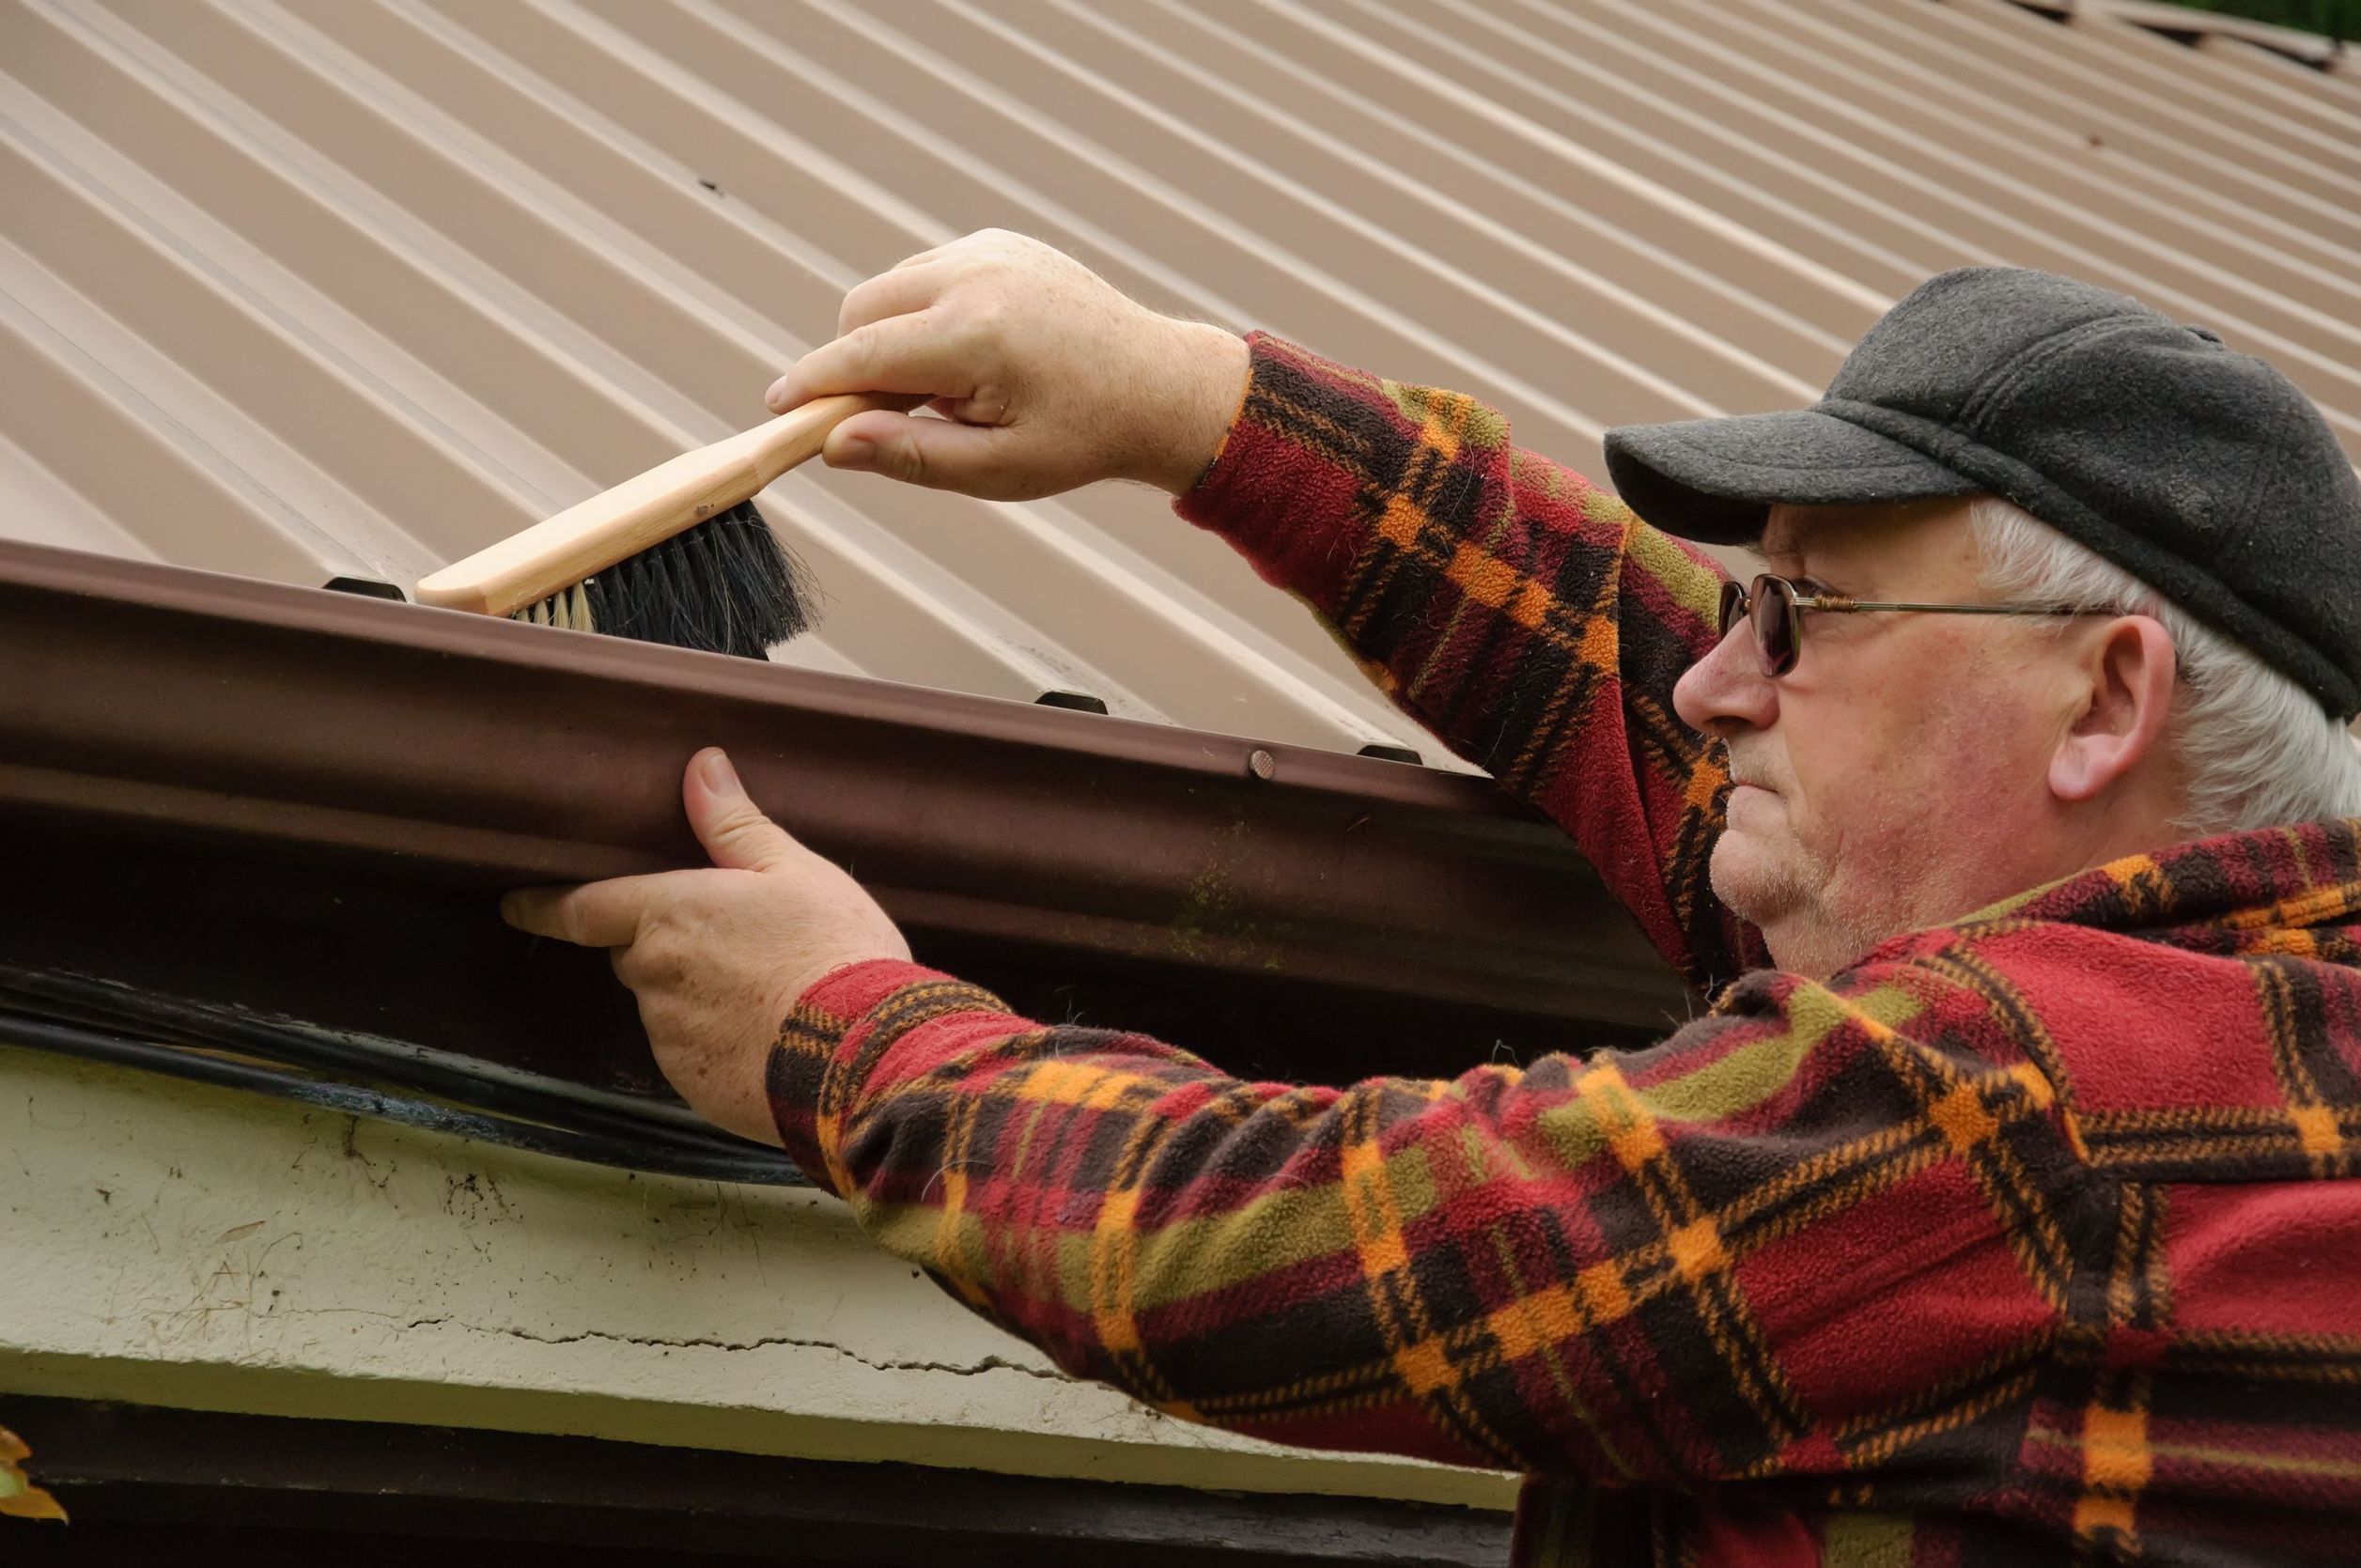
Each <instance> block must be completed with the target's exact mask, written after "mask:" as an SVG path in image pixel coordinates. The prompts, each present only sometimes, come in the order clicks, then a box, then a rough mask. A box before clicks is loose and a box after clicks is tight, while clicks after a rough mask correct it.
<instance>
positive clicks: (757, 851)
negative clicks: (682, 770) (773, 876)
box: [680, 746, 803, 871]
mask: <svg viewBox="0 0 2361 1568" xmlns="http://www.w3.org/2000/svg"><path fill="white" fill-rule="evenodd" d="M680 799H681V803H682V805H684V806H685V807H687V808H688V812H689V826H690V827H691V828H693V829H695V830H696V833H697V842H698V843H700V844H702V845H704V846H705V852H706V853H707V854H708V855H710V856H712V857H713V863H714V864H715V865H717V866H720V867H722V869H723V870H725V871H773V870H776V869H778V868H779V867H780V866H783V865H785V864H787V863H788V862H791V861H793V860H795V859H796V858H797V857H799V856H800V855H801V854H802V853H803V847H802V846H800V845H799V844H797V843H796V842H795V840H794V838H793V837H792V836H790V835H789V834H788V832H787V831H786V830H785V829H784V828H782V827H780V826H779V824H777V823H776V822H773V821H772V820H770V818H769V817H768V816H765V815H763V814H762V808H761V807H759V806H757V805H755V804H754V802H753V799H752V798H751V797H750V796H748V795H747V793H746V787H745V785H743V784H739V783H738V769H737V768H732V767H731V766H730V759H729V758H728V757H726V756H724V755H723V754H722V749H721V748H720V747H719V746H708V747H707V748H706V749H705V750H704V751H702V752H699V753H697V754H696V755H695V756H694V757H691V759H690V761H689V770H688V772H687V774H686V775H684V776H683V778H682V779H681V782H680Z"/></svg>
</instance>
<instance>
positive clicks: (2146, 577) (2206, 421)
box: [1607, 267, 2361, 719]
mask: <svg viewBox="0 0 2361 1568" xmlns="http://www.w3.org/2000/svg"><path fill="white" fill-rule="evenodd" d="M1607 468H1608V474H1609V475H1610V476H1611V477H1612V478H1613V479H1614V482H1615V488H1616V489H1617V490H1618V491H1619V492H1621V494H1622V495H1623V500H1624V501H1625V502H1627V503H1628V504H1629V505H1630V506H1631V508H1632V510H1634V511H1635V512H1637V513H1639V515H1640V516H1641V517H1642V518H1644V519H1646V520H1648V521H1649V522H1652V523H1654V524H1655V525H1656V526H1657V527H1659V528H1662V529H1664V530H1665V531H1666V532H1667V533H1671V534H1678V535H1682V536H1685V537H1687V538H1692V539H1702V540H1706V541H1708V542H1711V543H1716V544H1741V543H1750V542H1752V541H1753V540H1754V539H1756V538H1758V537H1760V536H1761V535H1762V533H1763V524H1764V522H1765V521H1766V520H1767V516H1768V513H1769V508H1770V505H1771V504H1772V503H1774V502H1787V503H1793V504H1803V505H1851V504H1858V503H1865V502H1887V501H1914V500H1921V499H1925V498H1929V497H1934V496H1947V495H1970V494H1975V493H1978V492H1990V493H1992V494H1995V495H1999V496H2005V497H2006V498H2007V499H2009V500H2011V501H2012V502H2014V503H2016V504H2017V505H2019V506H2022V507H2024V508H2025V509H2026V510H2027V511H2028V512H2030V513H2032V514H2033V515H2034V516H2035V517H2038V518H2040V519H2041V520H2043V521H2044V522H2046V523H2048V524H2050V526H2052V527H2054V528H2056V529H2058V531H2059V532H2061V533H2064V534H2066V535H2068V536H2072V537H2074V538H2075V539H2078V540H2080V541H2081V542H2082V543H2083V544H2085V545H2087V546H2089V548H2090V549H2091V550H2093V551H2097V552H2098V553H2099V554H2101V555H2103V556H2105V558H2106V559H2108V560H2110V561H2113V562H2114V563H2116V564H2117V565H2118V566H2120V567H2123V568H2124V569H2125V570H2127V571H2129V572H2131V573H2132V574H2133V575H2134V576H2136V577H2137V578H2139V579H2140V580H2141V581H2142V582H2146V583H2148V584H2149V585H2150V586H2151V587H2153V588H2154V589H2155V590H2156V591H2157V592H2158V593H2160V594H2162V595H2164V597H2165V598H2167V599H2169V600H2171V601H2172V602H2173V603H2175V604H2177V605H2179V606H2180V607H2181V608H2182V610H2184V611H2186V612H2188V613H2189V614H2190V615H2192V616H2194V617H2195V618H2196V619H2198V620H2199V621H2202V622H2204V623H2206V624H2207V625H2209V626H2212V627H2213V628H2214V629H2217V630H2219V631H2221V632H2222V633H2223V634H2224V635H2225V636H2228V637H2229V638H2230V639H2231V640H2232V641H2234V642H2236V643H2238V644H2241V645H2243V646H2245V647H2246V648H2249V649H2251V650H2253V651H2254V652H2255V653H2256V654H2257V655H2259V656H2260V657H2261V658H2262V659H2264V660H2268V661H2269V662H2270V663H2271V664H2273V665H2275V666H2276V667H2277V668H2278V669H2280V670H2282V671H2284V672H2286V674H2287V675H2289V676H2291V678H2293V679H2294V680H2295V681H2296V682H2298V683H2299V684H2300V685H2302V686H2303V687H2304V689H2305V690H2306V691H2309V692H2311V693H2312V695H2313V696H2314V697H2316V698H2318V699H2319V700H2320V703H2321V706H2323V707H2325V708H2327V709H2328V711H2329V712H2330V713H2332V714H2334V715H2335V716H2336V717H2338V718H2339V719H2350V718H2352V717H2353V715H2354V713H2356V712H2361V482H2356V481H2355V479H2354V476H2353V464H2352V462H2351V460H2350V459H2348V458H2346V456H2345V454H2344V452H2343V450H2342V449H2341V448H2340V447H2338V444H2337V438H2336V437H2335V436H2334V435H2333V434H2331V433H2330V431H2329V428H2328V425H2327V422H2326V421H2325V420H2323V419H2322V417H2321V414H2320V411H2319V410H2318V409H2315V408H2314V407H2313V406H2312V404H2311V401H2310V400H2309V399H2308V398H2307V397H2306V396H2304V394H2303V393H2302V392H2300V391H2298V390H2297V389H2296V387H2295V384H2294V383H2293V382H2291V381H2290V380H2288V379H2287V378H2286V377H2285V376H2282V375H2280V374H2279V373H2278V372H2277V371H2276V370H2274V369H2273V368H2272V367H2271V366H2270V365H2265V364H2264V363H2263V362H2262V361H2260V360H2259V359H2256V358H2253V357H2252V356H2250V355H2246V354H2239V353H2232V352H2231V351H2230V350H2229V349H2225V348H2224V347H2222V342H2221V339H2220V338H2218V337H2216V336H2214V335H2213V334H2212V333H2210V332H2208V331H2206V330H2205V329H2203V328H2201V327H2184V326H2182V325H2179V324H2178V323H2176V322H2174V321H2172V320H2171V319H2169V318H2166V317H2164V316H2160V315H2158V314H2157V313H2156V312H2154V311H2152V310H2150V309H2149V308H2148V307H2147V306H2145V305H2142V304H2140V303H2138V302H2137V301H2136V300H2132V299H2129V298H2127V297H2125V296H2124V295H2121V294H2113V293H2109V292H2108V291H2107V290H2105V289H2104V288H2097V287H2092V286H2091V285H2089V284H2087V283H2077V282H2075V281H2074V280H2073V279H2072V278H2062V277H2058V276H2057V275H2055V274H2053V273H2049V272H2027V271H2025V270H2023V269H2019V268H2012V267H1965V268H1962V269H1960V270H1959V271H1957V272H1945V273H1942V274H1941V275H1939V276H1937V277H1934V278H1931V279H1929V280H1928V281H1927V282H1925V283H1923V284H1921V285H1919V286H1918V287H1917V288H1915V289H1913V290H1912V291H1911V292H1910V294H1909V296H1908V297H1907V298H1906V299H1904V300H1903V302H1902V303H1899V304H1897V305H1895V306H1894V308H1893V309H1891V310H1889V311H1887V313H1886V315H1885V317H1884V318H1882V319H1880V320H1879V321H1878V323H1877V324H1876V325H1875V326H1873V327H1872V328H1871V329H1870V330H1869V334H1868V335H1867V336H1866V337H1864V338H1862V339H1861V341H1860V343H1859V344H1858V345H1857V346H1856V348H1855V349H1854V350H1853V352H1852V353H1851V354H1849V355H1847V356H1846V357H1845V361H1844V364H1843V365H1842V366H1841V367H1840V368H1839V369H1838V371H1837V374H1836V380H1833V381H1831V382H1829V383H1828V391H1827V394H1826V395H1825V396H1823V397H1822V398H1821V400H1820V401H1819V402H1818V403H1816V404H1814V405H1813V406H1812V407H1810V408H1809V409H1798V410H1795V411H1792V412H1785V413H1760V414H1744V415H1739V416H1737V417H1733V418H1729V419H1692V420H1684V421H1681V422H1679V423H1676V424H1670V425H1631V426H1625V427H1623V428H1621V429H1615V430H1609V431H1608V433H1607Z"/></svg>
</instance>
